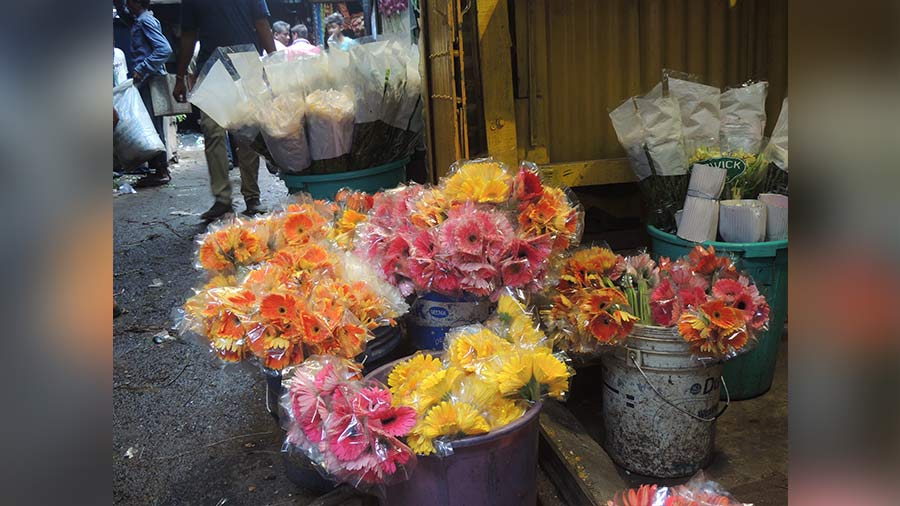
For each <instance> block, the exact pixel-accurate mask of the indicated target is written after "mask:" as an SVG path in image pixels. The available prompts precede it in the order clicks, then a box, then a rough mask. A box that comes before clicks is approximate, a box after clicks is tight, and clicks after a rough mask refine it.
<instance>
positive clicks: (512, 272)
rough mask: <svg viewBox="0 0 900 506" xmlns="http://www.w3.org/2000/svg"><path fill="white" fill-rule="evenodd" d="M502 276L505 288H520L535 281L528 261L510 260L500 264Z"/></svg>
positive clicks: (520, 259) (521, 259)
mask: <svg viewBox="0 0 900 506" xmlns="http://www.w3.org/2000/svg"><path fill="white" fill-rule="evenodd" d="M500 275H501V277H502V279H503V285H504V286H510V287H513V288H519V287H522V286H525V285H527V284H528V283H529V282H531V280H532V279H534V273H533V272H532V271H531V269H530V265H529V263H528V260H527V259H523V258H515V257H513V258H509V259H507V260H505V261H504V262H502V263H501V264H500Z"/></svg>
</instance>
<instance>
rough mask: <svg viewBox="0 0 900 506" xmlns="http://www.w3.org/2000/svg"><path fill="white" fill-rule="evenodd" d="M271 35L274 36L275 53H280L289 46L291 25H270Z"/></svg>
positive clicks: (280, 23) (277, 22) (277, 23)
mask: <svg viewBox="0 0 900 506" xmlns="http://www.w3.org/2000/svg"><path fill="white" fill-rule="evenodd" d="M272 33H273V35H274V36H275V50H276V51H281V50H282V49H284V48H286V47H288V46H290V45H291V25H289V24H287V23H285V22H284V21H276V22H274V23H272Z"/></svg>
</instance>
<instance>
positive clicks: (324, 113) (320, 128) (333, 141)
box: [306, 87, 356, 160]
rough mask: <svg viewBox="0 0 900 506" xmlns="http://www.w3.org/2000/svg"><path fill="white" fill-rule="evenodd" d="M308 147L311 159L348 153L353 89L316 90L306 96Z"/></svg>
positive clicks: (352, 116)
mask: <svg viewBox="0 0 900 506" xmlns="http://www.w3.org/2000/svg"><path fill="white" fill-rule="evenodd" d="M306 106H307V109H306V122H307V128H308V134H309V150H310V156H311V157H312V159H313V160H330V159H332V158H338V157H339V156H342V155H346V154H348V153H350V147H351V146H352V143H353V118H354V115H355V109H356V108H355V104H354V99H353V91H352V90H351V89H350V88H349V87H345V88H343V89H342V90H340V91H338V90H316V91H314V92H312V93H310V94H309V95H308V96H307V97H306Z"/></svg>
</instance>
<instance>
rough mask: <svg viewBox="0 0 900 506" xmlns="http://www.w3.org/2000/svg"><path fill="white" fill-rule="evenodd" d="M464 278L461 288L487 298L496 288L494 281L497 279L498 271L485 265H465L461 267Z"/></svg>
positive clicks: (461, 280) (460, 284)
mask: <svg viewBox="0 0 900 506" xmlns="http://www.w3.org/2000/svg"><path fill="white" fill-rule="evenodd" d="M459 270H460V271H461V272H462V274H463V277H462V279H460V281H459V286H460V288H462V289H463V290H466V291H468V292H470V293H472V294H474V295H478V296H487V295H490V294H491V292H493V291H494V289H495V288H496V284H495V283H494V281H495V280H496V277H497V269H495V268H494V267H493V266H491V265H490V264H485V263H465V264H461V265H460V266H459Z"/></svg>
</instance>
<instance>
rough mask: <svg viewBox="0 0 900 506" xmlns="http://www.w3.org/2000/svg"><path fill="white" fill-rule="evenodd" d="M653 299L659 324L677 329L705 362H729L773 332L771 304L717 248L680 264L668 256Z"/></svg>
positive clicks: (694, 253)
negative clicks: (761, 334)
mask: <svg viewBox="0 0 900 506" xmlns="http://www.w3.org/2000/svg"><path fill="white" fill-rule="evenodd" d="M659 276H660V282H659V285H658V286H657V287H656V289H655V290H654V291H653V293H652V294H651V296H650V310H651V313H652V316H653V321H654V322H655V323H656V324H658V325H662V326H664V327H671V326H676V325H677V327H678V332H679V333H680V334H681V335H682V337H684V339H685V340H687V341H688V342H689V343H690V344H691V348H692V349H693V350H694V351H695V352H696V353H697V354H698V355H699V356H700V357H704V358H714V359H728V358H731V357H733V356H735V355H737V354H738V353H739V352H741V351H742V350H744V349H745V348H746V346H747V345H748V343H750V342H752V340H753V338H754V336H755V334H756V333H757V332H760V331H763V330H765V329H766V328H767V325H768V321H769V305H768V303H767V302H766V299H765V297H763V296H762V295H761V294H760V293H759V290H758V289H757V288H756V285H755V284H754V283H753V282H752V281H751V280H750V278H749V277H748V276H746V275H744V274H742V273H740V272H739V271H738V270H737V269H736V268H735V266H734V263H733V262H732V261H731V259H729V258H728V257H722V256H717V255H716V252H715V249H714V248H713V247H712V246H709V247H708V248H704V247H703V246H697V247H695V248H694V249H693V250H692V251H691V252H690V254H689V255H688V256H686V257H682V258H680V259H678V260H677V261H675V262H672V261H670V260H669V259H666V258H663V259H662V260H660V266H659Z"/></svg>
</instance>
